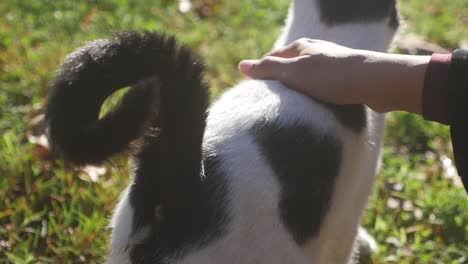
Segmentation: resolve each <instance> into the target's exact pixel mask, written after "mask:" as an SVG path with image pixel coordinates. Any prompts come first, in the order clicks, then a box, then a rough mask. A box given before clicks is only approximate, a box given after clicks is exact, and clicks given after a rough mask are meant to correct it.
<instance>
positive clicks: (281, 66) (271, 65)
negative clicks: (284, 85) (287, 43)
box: [239, 56, 290, 81]
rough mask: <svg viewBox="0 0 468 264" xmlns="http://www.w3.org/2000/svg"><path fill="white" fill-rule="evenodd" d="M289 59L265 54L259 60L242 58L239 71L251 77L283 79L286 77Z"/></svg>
mask: <svg viewBox="0 0 468 264" xmlns="http://www.w3.org/2000/svg"><path fill="white" fill-rule="evenodd" d="M289 62H290V59H285V58H280V57H272V56H267V57H264V58H262V59H260V60H243V61H241V62H240V63H239V70H240V72H241V73H242V74H243V75H244V76H246V77H249V78H252V79H271V80H279V81H285V79H286V78H287V77H288V72H289V68H290V63H289Z"/></svg>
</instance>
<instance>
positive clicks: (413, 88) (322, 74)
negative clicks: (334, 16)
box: [239, 39, 431, 115]
mask: <svg viewBox="0 0 468 264" xmlns="http://www.w3.org/2000/svg"><path fill="white" fill-rule="evenodd" d="M430 58H431V57H430V56H412V55H398V54H387V53H380V52H373V51H367V50H357V49H351V48H347V47H344V46H340V45H338V44H334V43H331V42H326V41H322V40H312V39H299V40H296V41H295V42H293V43H291V44H290V45H288V46H286V47H284V48H282V49H279V50H275V51H272V52H270V53H268V54H266V55H265V56H264V57H263V58H261V59H259V60H244V61H241V62H240V63H239V70H240V71H241V72H242V74H244V75H245V76H246V77H249V78H253V79H274V80H279V81H281V82H283V83H285V84H286V85H287V86H288V87H291V88H293V89H296V90H299V91H301V92H303V93H304V94H306V95H308V96H311V97H314V98H317V99H319V100H322V101H325V102H329V103H334V104H365V105H367V106H369V107H370V108H372V109H373V110H374V111H377V112H382V113H383V112H389V111H396V110H402V111H407V112H411V113H416V114H419V115H421V113H422V89H423V85H424V75H425V72H426V68H427V65H428V63H429V61H430Z"/></svg>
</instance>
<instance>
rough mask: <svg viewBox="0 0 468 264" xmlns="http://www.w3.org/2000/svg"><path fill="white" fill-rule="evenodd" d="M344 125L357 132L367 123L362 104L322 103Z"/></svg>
mask: <svg viewBox="0 0 468 264" xmlns="http://www.w3.org/2000/svg"><path fill="white" fill-rule="evenodd" d="M324 106H325V107H326V108H328V109H329V110H330V111H331V112H332V113H333V114H334V115H335V118H336V119H337V120H338V122H340V123H341V124H342V125H343V126H344V127H346V128H349V129H352V130H353V131H354V132H356V133H359V132H361V131H362V129H364V128H366V125H367V114H366V109H365V107H364V105H333V104H324Z"/></svg>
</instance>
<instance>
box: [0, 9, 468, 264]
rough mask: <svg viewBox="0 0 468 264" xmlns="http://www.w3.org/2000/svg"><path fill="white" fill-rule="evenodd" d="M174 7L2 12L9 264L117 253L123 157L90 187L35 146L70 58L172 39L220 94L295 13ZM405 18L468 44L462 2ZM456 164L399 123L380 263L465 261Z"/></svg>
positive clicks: (376, 207)
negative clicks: (90, 50)
mask: <svg viewBox="0 0 468 264" xmlns="http://www.w3.org/2000/svg"><path fill="white" fill-rule="evenodd" d="M174 2H175V1H169V0H165V1H164V0H159V1H150V0H143V1H138V3H137V2H136V1H129V0H114V1H111V0H104V1H92V0H86V1H65V0H59V1H23V0H7V1H2V2H0V14H3V18H2V19H1V20H0V131H1V133H0V263H96V262H99V261H101V260H102V258H103V256H105V255H106V253H107V252H108V247H107V243H108V237H109V229H108V228H107V222H108V217H109V216H110V215H111V212H112V210H113V208H114V206H115V203H116V201H117V198H118V195H119V193H120V192H121V191H122V190H123V188H124V187H125V185H126V183H127V182H128V180H129V179H128V176H127V173H126V167H127V166H126V155H121V156H119V157H116V158H114V159H112V160H111V161H109V162H108V163H107V164H106V166H107V167H108V169H109V171H108V173H107V174H106V175H105V176H103V178H102V179H101V180H100V181H99V182H91V181H86V180H83V179H82V178H83V177H80V175H81V174H82V172H80V171H79V170H76V169H75V168H73V167H71V166H70V165H69V164H65V163H63V162H60V161H56V160H53V159H51V157H49V156H48V153H47V152H44V150H43V149H41V148H40V147H38V146H37V145H34V144H31V143H29V142H28V131H30V130H31V129H32V128H33V127H34V126H33V125H32V124H31V120H32V118H33V117H35V116H36V115H37V114H39V113H41V111H42V109H43V106H44V102H45V101H44V100H45V97H46V93H47V83H48V82H49V81H50V80H51V79H52V78H53V75H54V73H55V71H56V69H57V66H58V65H59V64H60V61H61V60H62V59H63V57H64V56H65V54H67V53H68V52H70V51H72V50H73V49H74V48H76V47H78V46H80V45H82V44H83V43H84V41H87V40H93V39H95V38H99V37H106V36H109V34H110V32H114V31H118V30H122V29H139V30H142V29H147V30H149V29H158V30H166V31H168V32H170V33H173V34H176V35H177V36H178V37H179V38H180V39H181V40H183V41H184V42H186V43H187V44H188V45H189V46H191V47H193V48H194V49H195V50H196V51H197V52H198V53H199V54H200V56H201V57H202V58H203V59H204V60H205V61H206V62H207V65H208V78H209V79H210V81H211V84H212V87H213V88H214V94H218V93H219V91H221V90H223V89H224V88H226V87H229V86H231V85H232V84H234V83H235V82H236V81H237V80H239V79H240V76H239V74H238V72H237V69H236V64H237V62H238V61H239V60H241V59H243V58H255V57H259V56H261V55H262V54H263V53H264V52H266V51H268V50H269V48H270V47H271V45H272V43H273V41H274V37H275V36H276V35H277V34H278V33H279V29H280V27H281V25H282V23H283V19H284V17H285V15H286V8H287V5H288V3H289V1H288V0H278V1H271V0H270V1H265V0H263V1H262V0H258V1H250V0H237V1H216V0H205V1H200V0H199V1H198V2H202V3H203V4H205V5H206V6H205V9H204V11H203V12H199V13H197V12H191V13H187V14H180V13H179V12H178V11H177V5H176V4H175V3H174ZM402 7H403V11H404V13H405V14H406V15H408V23H407V24H408V28H407V30H409V31H415V32H418V33H421V34H424V36H426V37H427V38H428V39H430V40H432V41H435V42H437V43H439V44H441V45H444V46H448V47H455V46H456V45H457V43H458V42H459V41H460V40H461V39H463V38H465V39H466V38H467V28H468V27H467V26H466V24H467V21H466V18H465V17H466V15H465V16H464V14H467V13H468V6H467V2H466V1H465V0H451V1H442V0H431V1H423V0H411V1H404V2H402ZM429 7H430V8H429ZM450 153H451V150H450V142H449V134H448V129H447V128H445V127H443V126H440V125H436V124H433V123H429V122H424V121H423V120H421V119H420V118H417V117H414V116H411V115H408V114H402V113H398V114H394V115H392V116H391V118H390V120H389V127H388V129H387V137H386V147H385V153H384V162H383V168H382V171H381V173H380V176H379V180H378V183H377V187H376V189H375V195H374V196H373V199H372V203H371V205H370V207H369V210H368V211H367V214H366V217H365V218H364V220H363V222H364V225H365V226H366V227H367V229H368V230H369V231H370V232H371V233H372V234H373V235H374V236H375V237H376V238H377V240H378V243H379V245H380V252H379V253H378V254H377V255H376V256H374V262H375V263H387V262H389V261H392V260H393V261H394V262H395V263H461V262H462V261H463V259H465V260H466V258H467V255H466V254H467V253H466V252H468V230H467V226H468V215H467V213H466V212H468V199H467V196H466V194H465V193H464V191H463V190H462V189H461V188H460V187H459V186H455V185H454V182H453V181H452V180H450V179H448V178H446V177H445V176H446V175H447V173H446V169H445V168H444V167H443V166H442V163H441V162H440V157H442V156H443V155H445V154H447V155H448V157H450V155H451V154H450ZM389 200H390V202H388V201H389ZM392 202H393V204H394V205H392V206H388V205H389V203H390V205H391V204H392ZM395 204H396V205H395ZM400 205H401V206H400ZM403 205H404V206H403Z"/></svg>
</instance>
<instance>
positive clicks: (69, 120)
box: [46, 32, 208, 167]
mask: <svg viewBox="0 0 468 264" xmlns="http://www.w3.org/2000/svg"><path fill="white" fill-rule="evenodd" d="M203 71H204V67H203V65H201V63H200V62H199V61H198V60H197V59H196V57H195V56H194V55H193V54H192V52H191V51H190V50H189V49H188V48H186V47H184V46H181V45H179V44H178V43H177V42H176V41H175V39H174V38H173V37H169V36H166V35H164V34H160V33H155V32H145V33H135V32H122V33H118V34H116V35H115V36H114V37H113V38H111V39H104V40H97V41H93V42H91V43H89V44H88V45H86V46H84V47H82V48H79V49H78V50H76V51H75V52H73V53H72V54H70V55H69V56H68V57H67V58H66V59H65V62H64V64H63V66H62V69H61V70H60V71H59V73H58V75H57V77H56V79H55V80H54V81H53V83H52V87H51V88H52V90H51V93H50V96H49V101H48V106H47V112H46V120H47V124H48V128H49V137H50V140H51V143H52V146H53V147H54V150H57V151H58V152H60V153H61V154H62V155H64V157H65V159H67V160H70V161H73V162H75V163H78V164H84V163H98V162H101V161H103V160H105V159H106V158H108V157H109V156H110V155H112V154H114V153H117V152H119V151H122V150H124V149H125V148H126V147H127V146H128V145H129V143H130V141H132V140H134V139H136V138H138V137H140V136H142V134H143V133H144V132H145V131H146V130H147V129H148V128H149V127H153V128H156V129H157V130H158V131H159V132H158V139H157V141H158V143H159V144H158V145H159V146H160V148H162V149H160V151H161V152H162V153H164V152H165V151H167V155H168V157H169V159H171V158H173V159H183V160H184V161H187V160H190V161H191V162H192V164H195V165H194V166H195V167H197V166H199V164H200V160H201V144H202V138H203V133H204V129H205V119H206V108H207V104H208V94H207V84H206V83H205V82H204V81H203ZM130 85H132V87H131V89H129V91H128V92H127V93H126V94H125V95H124V97H123V98H122V100H121V103H120V104H119V105H118V106H117V108H116V109H115V110H114V111H113V112H111V113H110V114H107V115H106V116H104V117H102V118H99V113H100V109H101V106H102V104H103V102H104V101H105V99H106V98H107V97H108V96H109V95H111V94H112V93H113V92H115V91H117V90H119V89H121V88H123V87H126V86H130ZM179 155H180V156H179Z"/></svg>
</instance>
